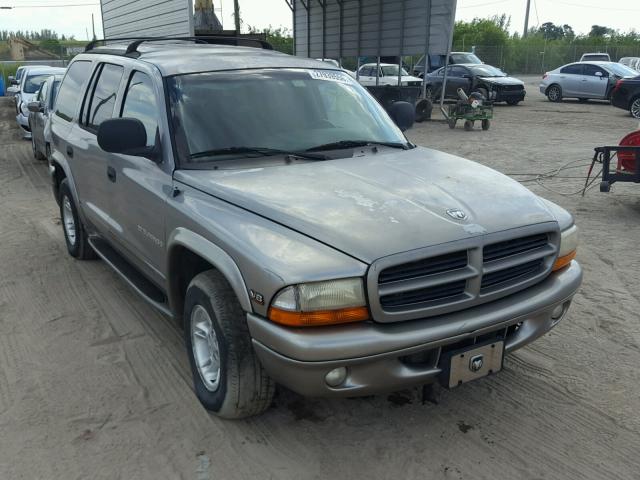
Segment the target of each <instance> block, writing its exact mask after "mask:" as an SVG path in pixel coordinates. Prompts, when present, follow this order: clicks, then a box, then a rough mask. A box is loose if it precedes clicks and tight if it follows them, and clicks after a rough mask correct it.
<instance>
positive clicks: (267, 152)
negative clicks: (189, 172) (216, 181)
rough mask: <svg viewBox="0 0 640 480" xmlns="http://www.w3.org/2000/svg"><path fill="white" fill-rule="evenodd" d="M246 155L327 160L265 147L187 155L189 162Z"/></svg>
mask: <svg viewBox="0 0 640 480" xmlns="http://www.w3.org/2000/svg"><path fill="white" fill-rule="evenodd" d="M246 154H256V155H258V156H262V157H269V156H273V155H290V156H292V157H300V158H307V159H310V160H327V157H326V156H325V155H319V154H318V155H314V154H312V153H307V152H295V151H288V150H280V149H277V148H267V147H225V148H216V149H214V150H207V151H204V152H198V153H192V154H191V155H189V159H190V160H195V159H197V158H205V157H217V156H222V155H246Z"/></svg>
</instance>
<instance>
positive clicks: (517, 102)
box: [507, 100, 520, 107]
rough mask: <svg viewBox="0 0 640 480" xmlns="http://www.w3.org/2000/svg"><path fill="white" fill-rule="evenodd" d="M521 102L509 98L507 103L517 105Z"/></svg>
mask: <svg viewBox="0 0 640 480" xmlns="http://www.w3.org/2000/svg"><path fill="white" fill-rule="evenodd" d="M519 103H520V100H507V104H508V105H511V106H512V107H515V106H516V105H518V104H519Z"/></svg>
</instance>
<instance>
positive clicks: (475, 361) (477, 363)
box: [469, 355, 484, 373]
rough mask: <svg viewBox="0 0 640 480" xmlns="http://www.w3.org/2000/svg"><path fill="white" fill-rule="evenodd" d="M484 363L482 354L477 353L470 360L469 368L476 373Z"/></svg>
mask: <svg viewBox="0 0 640 480" xmlns="http://www.w3.org/2000/svg"><path fill="white" fill-rule="evenodd" d="M482 365H484V358H483V356H482V355H476V356H475V357H471V360H469V370H471V371H472V372H474V373H475V372H477V371H478V370H480V369H481V368H482Z"/></svg>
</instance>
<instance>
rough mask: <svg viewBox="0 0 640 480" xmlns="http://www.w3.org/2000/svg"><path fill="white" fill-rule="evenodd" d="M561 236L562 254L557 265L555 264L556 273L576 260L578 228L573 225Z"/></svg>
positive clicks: (559, 255)
mask: <svg viewBox="0 0 640 480" xmlns="http://www.w3.org/2000/svg"><path fill="white" fill-rule="evenodd" d="M560 235H561V236H560V253H559V254H558V259H557V260H556V263H554V264H553V271H554V272H555V271H556V270H560V269H561V268H564V267H566V266H567V265H569V264H570V263H571V260H573V259H574V258H576V250H577V249H578V227H576V226H575V225H572V226H571V227H569V228H567V229H566V230H565V231H564V232H562V233H561V234H560Z"/></svg>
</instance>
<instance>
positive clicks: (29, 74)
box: [10, 65, 66, 138]
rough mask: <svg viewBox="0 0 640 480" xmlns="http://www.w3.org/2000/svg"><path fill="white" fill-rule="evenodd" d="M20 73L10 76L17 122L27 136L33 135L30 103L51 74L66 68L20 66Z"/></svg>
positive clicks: (56, 73)
mask: <svg viewBox="0 0 640 480" xmlns="http://www.w3.org/2000/svg"><path fill="white" fill-rule="evenodd" d="M18 70H19V72H16V73H19V78H18V75H16V77H14V78H10V82H11V87H13V90H12V92H11V93H12V94H13V96H14V98H15V106H16V122H18V125H19V126H20V128H21V129H22V131H23V132H24V135H25V137H26V138H29V137H30V136H31V125H30V123H29V103H30V102H31V101H32V100H33V99H34V98H35V97H36V95H37V93H38V91H39V90H40V87H41V86H42V84H43V83H44V82H45V81H46V80H47V79H48V78H49V77H50V76H51V75H62V74H64V72H65V71H66V69H65V68H59V67H50V66H46V65H44V66H43V65H37V66H25V67H19V68H18Z"/></svg>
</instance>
